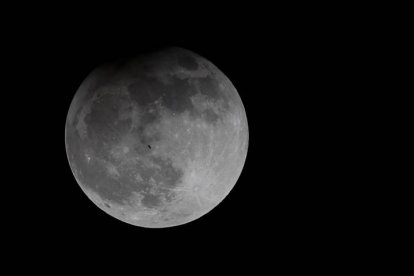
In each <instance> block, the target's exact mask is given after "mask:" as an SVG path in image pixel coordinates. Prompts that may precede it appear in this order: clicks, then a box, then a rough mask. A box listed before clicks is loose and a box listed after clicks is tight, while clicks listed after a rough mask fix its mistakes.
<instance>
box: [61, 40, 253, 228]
mask: <svg viewBox="0 0 414 276" xmlns="http://www.w3.org/2000/svg"><path fill="white" fill-rule="evenodd" d="M248 135H249V134H248V126H247V118H246V113H245V110H244V107H243V103H242V101H241V99H240V96H239V94H238V93H237V91H236V89H235V87H234V86H233V84H232V83H231V82H230V80H229V79H228V78H227V77H226V76H225V75H224V74H223V73H222V72H221V71H220V70H219V69H218V68H217V67H216V66H214V65H213V64H212V63H211V62H210V61H208V60H206V59H205V58H203V57H201V56H199V55H197V54H195V53H193V52H190V51H188V50H185V49H181V48H167V49H163V50H158V51H157V52H152V53H149V54H146V55H142V56H138V57H135V58H131V59H124V60H118V61H116V62H113V63H108V64H104V65H102V66H100V67H98V68H96V69H95V70H94V71H92V72H91V73H90V75H89V76H88V77H87V78H86V79H85V80H84V81H83V83H82V84H81V86H80V87H79V89H78V91H77V92H76V94H75V96H74V98H73V101H72V103H71V106H70V109H69V112H68V116H67V120H66V128H65V143H66V153H67V156H68V160H69V164H70V167H71V169H72V172H73V174H74V176H75V178H76V180H77V182H78V183H79V185H80V186H81V188H82V190H83V191H84V192H85V193H86V195H87V196H88V197H89V198H90V199H91V200H92V201H93V202H94V203H95V204H96V205H97V206H99V207H100V208H101V209H102V210H104V211H105V212H106V213H108V214H110V215H111V216H113V217H115V218H118V219H120V220H122V221H124V222H127V223H130V224H133V225H137V226H141V227H148V228H162V227H171V226H176V225H181V224H184V223H188V222H190V221H193V220H195V219H197V218H200V217H201V216H203V215H204V214H206V213H207V212H209V211H210V210H212V209H213V208H214V207H215V206H217V205H218V204H219V203H220V202H221V201H222V200H223V199H224V198H225V197H226V196H227V195H228V194H229V192H230V191H231V189H232V188H233V187H234V185H235V184H236V182H237V180H238V178H239V176H240V174H241V171H242V169H243V165H244V162H245V159H246V154H247V147H248Z"/></svg>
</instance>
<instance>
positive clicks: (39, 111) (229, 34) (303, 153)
mask: <svg viewBox="0 0 414 276" xmlns="http://www.w3.org/2000/svg"><path fill="white" fill-rule="evenodd" d="M160 5H161V4H160ZM161 6H162V8H157V9H153V8H146V7H143V6H140V7H136V6H131V7H112V6H105V7H104V8H103V9H102V10H101V7H93V8H92V9H86V10H85V7H78V8H75V9H74V10H73V11H72V9H68V7H66V6H53V7H50V6H48V7H44V9H42V8H41V7H40V8H39V7H36V12H32V11H31V10H30V8H26V9H25V13H24V14H23V15H21V16H20V17H14V19H13V20H9V21H7V24H8V25H7V26H10V27H8V28H6V29H7V34H6V35H7V40H5V43H4V44H5V46H6V47H7V50H5V51H4V53H3V54H4V60H9V59H10V60H11V63H10V65H8V67H7V69H8V70H7V71H8V73H9V74H8V75H7V76H8V78H7V83H8V84H10V88H9V89H11V90H13V91H14V92H13V93H10V94H12V97H13V100H14V103H17V104H18V105H19V106H20V107H19V111H18V112H16V111H15V110H16V108H15V105H16V104H14V105H13V104H11V103H10V106H5V108H4V110H6V111H7V113H8V116H11V117H13V121H12V123H11V124H10V126H8V127H9V129H10V133H18V135H17V134H15V135H13V136H12V137H9V139H10V140H13V142H15V141H18V143H19V144H20V145H21V146H20V147H19V149H22V154H18V155H16V154H15V155H14V158H16V162H14V164H15V165H14V167H13V169H15V170H16V173H15V175H16V178H17V179H16V180H15V181H16V182H17V183H18V184H19V185H16V186H17V192H16V194H17V195H19V196H17V198H18V199H16V200H15V202H16V201H17V202H18V203H17V207H15V209H14V210H11V214H12V217H13V219H14V220H16V225H20V223H23V225H24V226H22V227H18V231H16V233H19V236H20V239H21V240H22V241H23V244H25V246H23V247H22V248H25V249H27V248H29V249H28V250H29V252H33V250H34V251H36V248H46V250H47V251H48V252H49V253H50V254H52V252H63V251H67V250H76V252H77V254H79V256H78V258H79V259H82V260H88V258H87V257H88V256H89V253H91V252H93V254H98V255H99V256H100V255H101V254H102V255H109V254H113V253H114V252H116V253H117V254H119V253H120V252H122V254H125V255H127V256H128V257H131V256H132V257H133V256H134V255H130V254H129V252H131V251H132V252H135V251H136V254H137V259H139V260H142V257H141V256H142V254H145V255H152V254H154V255H155V256H157V258H162V259H164V258H167V259H169V258H173V257H174V255H175V254H178V253H177V252H180V253H181V252H184V255H182V256H185V258H190V257H191V256H192V255H194V254H195V255H197V254H200V252H201V253H202V254H207V255H208V256H209V257H206V256H204V257H205V258H207V259H204V260H213V261H211V262H212V264H211V266H213V267H215V266H217V265H218V264H220V263H221V262H223V263H224V262H226V260H227V258H230V257H229V256H238V257H239V260H244V259H249V258H253V259H254V258H256V257H258V258H260V259H261V260H263V262H267V260H268V259H272V258H276V257H275V256H274V255H272V254H270V253H267V252H272V251H274V250H276V251H277V258H282V259H284V258H286V259H289V257H290V256H297V254H303V255H310V254H312V252H313V251H314V250H318V246H321V243H323V244H324V248H325V249H326V250H330V248H331V246H335V245H337V244H338V243H344V242H346V241H347V240H348V239H349V235H351V234H352V233H353V232H354V231H356V230H355V229H354V228H349V226H348V225H347V224H346V223H345V222H346V221H347V220H348V219H349V217H347V215H346V214H345V213H344V210H343V208H344V207H343V206H341V202H343V200H344V198H343V194H344V193H346V192H347V190H346V189H347V188H344V187H343V186H342V183H346V182H348V183H349V181H350V180H349V178H348V176H347V173H346V171H343V167H342V166H341V164H340V162H339V161H338V160H337V156H338V154H343V153H344V152H346V151H347V150H350V148H349V145H348V144H347V143H342V140H343V139H344V137H347V138H348V139H347V140H348V141H352V140H353V139H356V137H353V136H349V133H347V132H346V131H345V130H344V128H346V127H347V126H346V123H345V122H344V120H345V118H344V117H343V116H344V114H343V113H342V112H341V110H343V109H344V106H345V105H346V102H348V101H349V99H350V98H352V99H354V98H353V96H354V95H353V94H352V90H351V89H350V87H349V82H348V80H349V78H351V77H358V75H356V74H355V73H353V72H350V71H347V70H346V68H347V66H348V65H349V64H350V63H352V59H353V54H352V53H353V51H354V48H355V47H359V45H358V44H356V43H354V42H353V41H351V40H348V39H347V37H348V36H349V35H350V34H349V32H350V31H349V29H347V28H348V27H349V26H345V25H344V24H343V22H342V21H341V20H337V18H336V17H337V16H339V15H340V14H339V13H337V12H332V13H330V14H324V17H318V16H316V15H315V14H314V13H313V14H312V13H309V12H308V11H309V10H308V8H309V7H306V6H295V7H281V6H274V7H270V6H269V7H256V6H255V7H251V6H244V7H242V8H240V7H237V6H230V5H229V6H228V7H227V6H223V5H213V4H207V3H204V4H197V5H196V6H185V7H183V8H182V9H181V8H178V7H174V8H172V7H168V6H163V5H161ZM170 8H171V10H170ZM313 8H314V9H316V10H318V8H317V7H313ZM39 9H40V10H42V12H37V11H38V10H39ZM160 9H161V10H162V11H160ZM168 46H179V47H183V48H186V49H189V50H191V51H193V52H195V53H198V54H200V55H201V56H203V57H205V58H207V59H208V60H210V61H211V62H212V63H214V64H215V65H216V66H217V67H218V68H219V69H220V70H221V71H223V72H224V74H225V75H226V76H227V77H228V78H229V79H230V80H231V81H232V83H233V84H234V86H235V87H236V89H237V91H238V92H239V94H240V96H241V98H242V101H243V104H244V107H245V110H246V113H247V119H248V124H249V149H248V155H247V160H246V163H245V166H244V170H243V172H242V174H241V176H240V178H239V181H238V182H237V184H236V185H235V187H234V188H233V190H232V191H231V193H230V194H229V196H228V197H227V198H226V199H225V200H224V201H223V202H221V203H220V204H219V205H218V206H217V207H216V208H214V209H213V210H212V211H211V212H209V213H208V214H206V215H205V216H203V217H201V218H200V219H197V220H195V221H193V222H191V223H188V224H185V225H181V226H177V227H172V228H166V229H145V228H140V227H136V226H131V225H128V224H126V223H124V222H121V221H118V220H116V219H114V218H112V217H111V216H109V215H107V214H105V213H104V212H102V211H101V210H100V209H98V208H97V207H95V205H94V204H93V203H92V202H91V201H90V200H89V199H88V198H87V197H86V196H85V195H84V193H83V192H82V190H81V189H80V187H79V185H78V184H77V183H76V181H75V178H74V177H73V174H72V172H71V170H70V167H69V163H68V160H67V157H66V152H65V140H64V132H65V121H66V116H67V112H68V110H69V106H70V103H71V101H72V98H73V96H74V94H75V92H76V90H77V89H78V87H79V85H80V84H81V82H82V81H83V80H84V79H85V77H86V76H87V75H88V74H89V73H90V72H91V71H92V70H93V69H94V68H95V67H96V66H98V65H99V64H101V63H103V62H106V61H111V60H113V59H117V58H121V57H129V56H134V55H137V54H139V53H141V52H145V51H148V50H152V49H154V48H160V47H168ZM338 64H340V65H341V66H339V68H338ZM344 71H345V72H344ZM4 105H8V103H4ZM347 108H348V107H347ZM349 108H351V109H352V108H358V107H349ZM9 109H10V110H14V112H12V113H10V112H8V111H9ZM17 122H18V123H17ZM339 125H343V126H344V128H338V126H339ZM339 144H340V145H341V146H340V147H338V145H339ZM357 169H360V168H357ZM348 189H349V186H348ZM13 206H16V203H15V204H14V205H13ZM12 209H13V208H12ZM11 228H12V231H13V230H14V228H13V227H11ZM344 229H348V230H349V231H348V233H351V234H349V235H348V236H347V235H345V236H344V235H342V234H343V230H344ZM21 233H24V234H21ZM339 237H340V239H339ZM331 239H332V243H331V242H330V240H331ZM19 248H20V247H19ZM298 250H299V252H300V253H298ZM210 251H212V252H214V253H212V254H208V253H207V252H210ZM126 252H128V253H126ZM134 254H135V253H134ZM178 255H179V254H178ZM160 256H161V257H160ZM128 257H125V258H126V259H129V258H128ZM140 258H141V259H140ZM200 265H201V264H200Z"/></svg>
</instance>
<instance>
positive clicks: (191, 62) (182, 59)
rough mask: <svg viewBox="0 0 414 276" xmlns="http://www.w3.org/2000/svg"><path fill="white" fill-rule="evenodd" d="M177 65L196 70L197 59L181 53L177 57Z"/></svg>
mask: <svg viewBox="0 0 414 276" xmlns="http://www.w3.org/2000/svg"><path fill="white" fill-rule="evenodd" d="M178 65H180V66H181V67H183V68H185V69H187V70H197V69H198V63H197V60H196V59H195V58H194V57H192V56H190V55H182V56H179V57H178Z"/></svg>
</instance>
